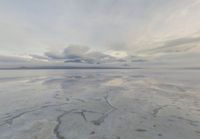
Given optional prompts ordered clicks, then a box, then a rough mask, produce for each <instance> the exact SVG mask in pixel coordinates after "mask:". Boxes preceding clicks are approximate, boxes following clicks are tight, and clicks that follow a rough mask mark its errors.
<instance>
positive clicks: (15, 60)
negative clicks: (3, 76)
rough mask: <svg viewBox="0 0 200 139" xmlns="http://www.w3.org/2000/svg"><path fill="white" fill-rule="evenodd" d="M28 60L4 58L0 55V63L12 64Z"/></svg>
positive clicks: (14, 57)
mask: <svg viewBox="0 0 200 139" xmlns="http://www.w3.org/2000/svg"><path fill="white" fill-rule="evenodd" d="M27 61H28V60H27V59H26V58H23V57H18V56H4V55H0V62H1V63H4V62H5V63H10V62H11V63H12V62H27Z"/></svg>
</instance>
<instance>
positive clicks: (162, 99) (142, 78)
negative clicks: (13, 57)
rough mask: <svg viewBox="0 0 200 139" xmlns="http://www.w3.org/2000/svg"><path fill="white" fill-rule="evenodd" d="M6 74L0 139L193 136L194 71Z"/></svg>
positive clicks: (199, 117) (197, 127)
mask: <svg viewBox="0 0 200 139" xmlns="http://www.w3.org/2000/svg"><path fill="white" fill-rule="evenodd" d="M9 72H10V71H4V73H0V75H2V76H1V77H0V82H1V84H0V137H1V139H8V138H15V139H28V138H30V139H32V138H38V139H39V138H41V139H51V138H52V139H54V138H58V139H60V138H69V139H72V138H97V139H98V138H107V139H110V138H111V139H116V138H126V139H129V138H130V139H132V137H133V136H135V137H136V138H141V137H142V138H144V139H145V138H146V139H151V138H152V139H153V138H157V137H160V136H166V138H176V139H179V138H180V139H188V138H193V139H198V138H199V133H198V132H197V131H200V110H199V107H200V101H199V100H200V95H199V90H200V89H199V79H200V78H198V76H199V75H200V74H197V73H198V72H197V71H196V72H194V71H185V72H180V71H179V72H176V73H174V72H175V71H174V72H171V71H141V70H134V71H130V70H127V71H124V70H116V71H112V70H99V71H98V70H89V71H84V70H81V71H78V70H75V71H64V70H63V71H62V70H60V71H26V72H25V73H24V72H23V71H21V72H20V71H16V73H12V75H10V73H9ZM6 74H7V75H6ZM174 75H176V76H174ZM177 127H178V128H177ZM38 129H40V130H38ZM41 131H42V132H41ZM66 131H67V132H66Z"/></svg>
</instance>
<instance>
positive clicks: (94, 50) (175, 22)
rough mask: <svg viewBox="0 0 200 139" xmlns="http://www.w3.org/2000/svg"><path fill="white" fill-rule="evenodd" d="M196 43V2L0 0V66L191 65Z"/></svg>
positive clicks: (199, 32)
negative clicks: (152, 63) (185, 63)
mask: <svg viewBox="0 0 200 139" xmlns="http://www.w3.org/2000/svg"><path fill="white" fill-rule="evenodd" d="M199 44H200V1H199V0H17V1H16V0H0V67H5V66H8V65H15V66H17V65H20V64H21V65H23V64H25V65H26V64H29V65H30V64H35V63H40V64H53V65H54V64H55V63H56V64H57V63H59V64H61V65H62V64H63V65H67V64H83V63H85V64H98V65H99V64H110V63H112V64H113V63H120V64H122V65H132V64H133V65H134V64H135V63H138V62H139V63H145V64H148V63H151V62H154V63H160V64H164V63H169V62H170V63H175V64H176V63H177V62H178V63H181V62H183V61H184V62H185V61H187V64H188V63H195V64H197V63H198V62H197V61H198V60H200V56H199V54H200V47H199ZM21 65H20V66H21Z"/></svg>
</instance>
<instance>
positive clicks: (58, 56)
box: [45, 45, 115, 64]
mask: <svg viewBox="0 0 200 139" xmlns="http://www.w3.org/2000/svg"><path fill="white" fill-rule="evenodd" d="M45 56H47V57H48V58H49V59H51V60H62V61H64V62H74V63H89V64H99V63H106V62H111V61H113V60H115V58H114V57H111V56H109V55H106V54H103V53H101V52H97V51H95V52H94V51H91V50H90V49H89V48H88V47H84V46H77V45H70V46H68V47H67V48H65V49H64V50H63V51H62V52H60V53H57V52H47V53H45Z"/></svg>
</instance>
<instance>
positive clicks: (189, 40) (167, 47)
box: [147, 37, 200, 54]
mask: <svg viewBox="0 0 200 139" xmlns="http://www.w3.org/2000/svg"><path fill="white" fill-rule="evenodd" d="M199 43H200V37H184V38H178V39H173V40H168V41H166V42H164V44H163V45H162V46H160V47H157V48H154V49H150V50H147V52H148V53H151V54H154V53H178V52H186V51H188V50H190V49H193V48H194V47H197V46H198V44H199Z"/></svg>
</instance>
